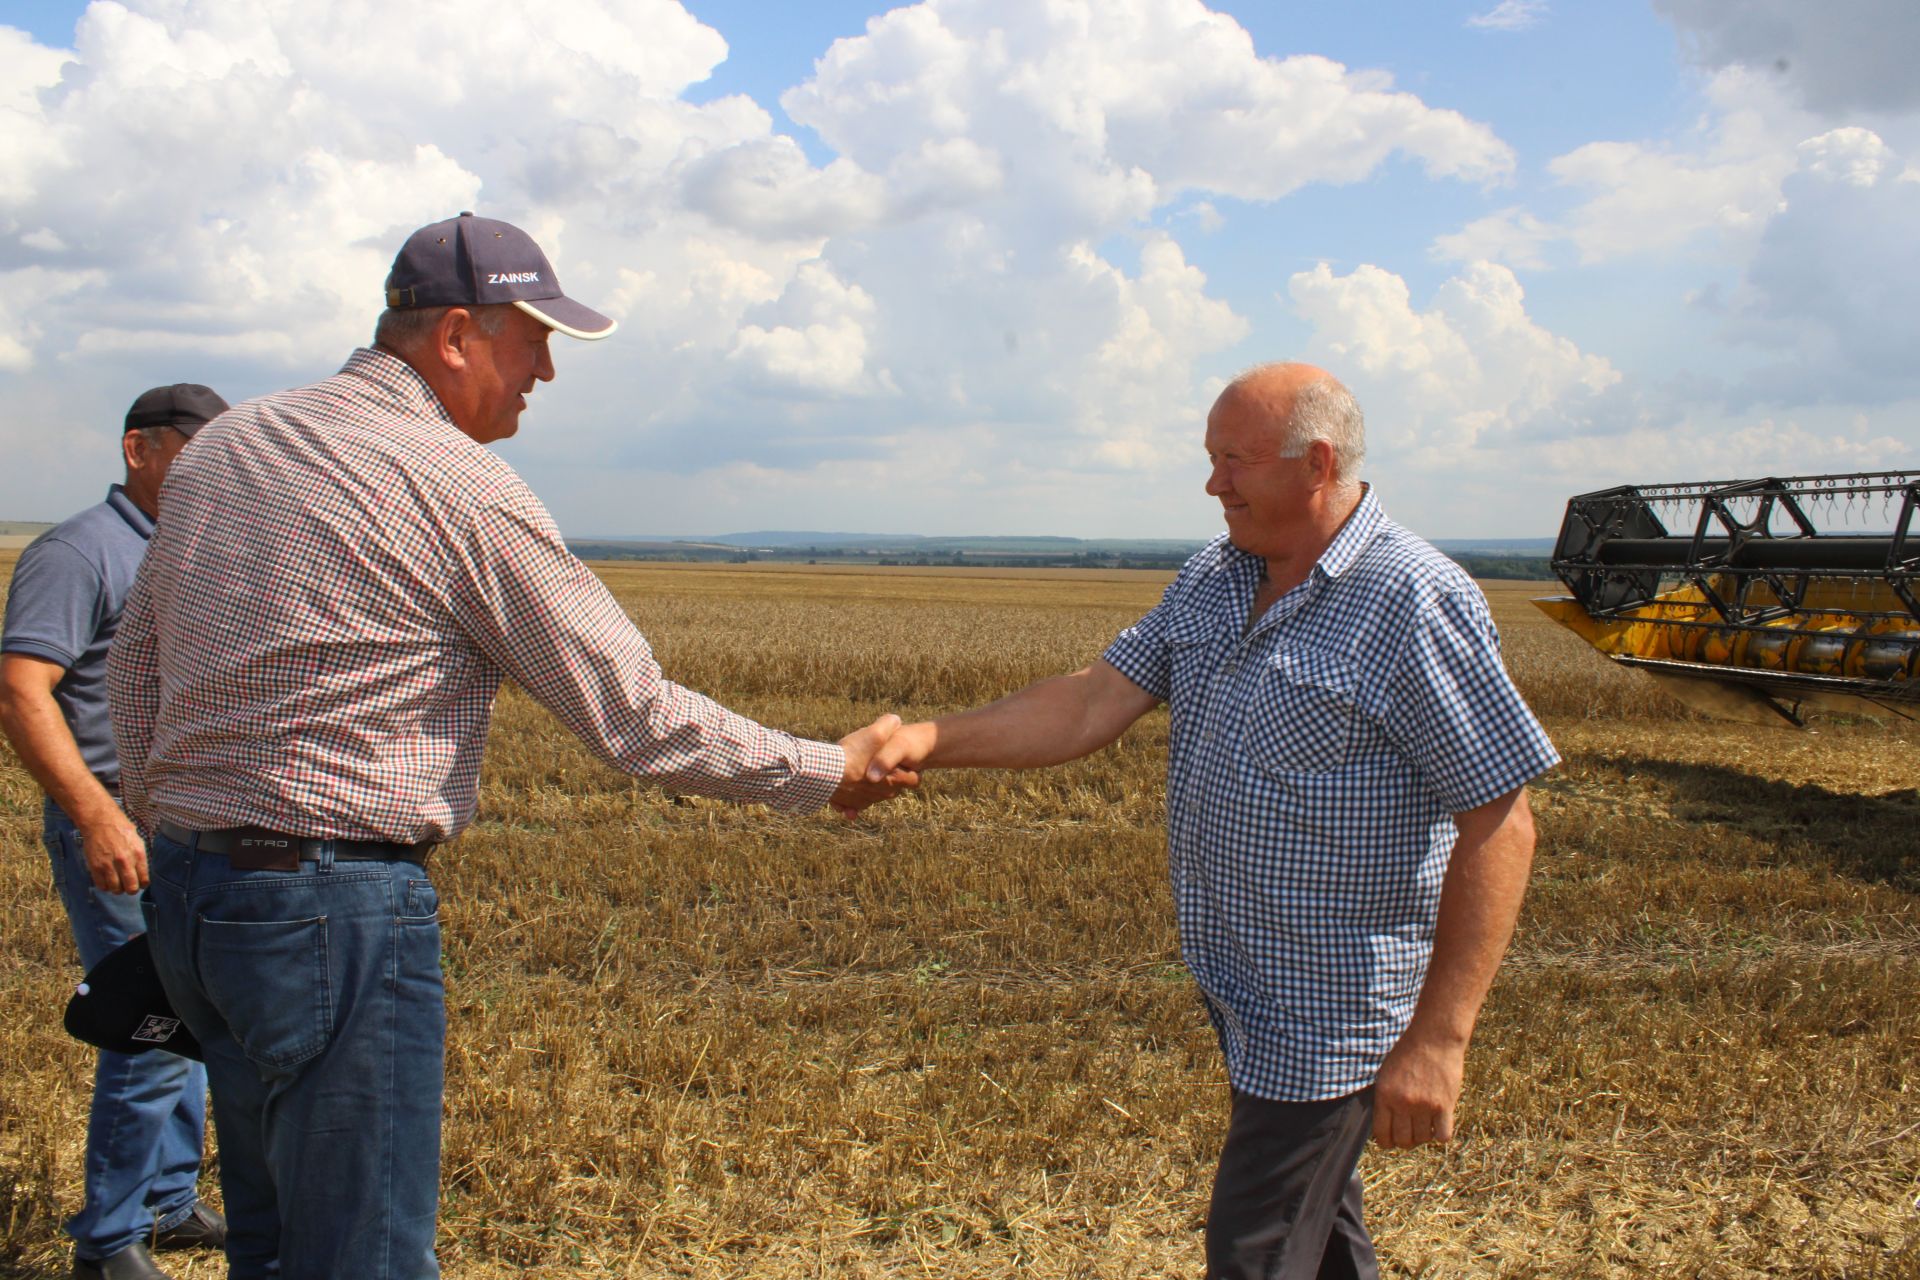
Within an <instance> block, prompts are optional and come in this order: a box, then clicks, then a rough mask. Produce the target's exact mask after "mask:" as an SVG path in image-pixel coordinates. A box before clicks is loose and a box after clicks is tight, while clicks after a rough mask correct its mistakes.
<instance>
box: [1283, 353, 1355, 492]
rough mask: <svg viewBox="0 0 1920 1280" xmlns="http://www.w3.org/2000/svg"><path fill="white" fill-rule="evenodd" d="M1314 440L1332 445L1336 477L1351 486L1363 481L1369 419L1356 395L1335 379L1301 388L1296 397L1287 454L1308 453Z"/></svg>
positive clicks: (1288, 421)
mask: <svg viewBox="0 0 1920 1280" xmlns="http://www.w3.org/2000/svg"><path fill="white" fill-rule="evenodd" d="M1315 440H1325V441H1326V442H1327V443H1328V444H1330V445H1332V446H1333V478H1334V479H1335V480H1336V481H1338V482H1340V483H1341V484H1352V483H1353V482H1354V481H1355V480H1358V479H1359V478H1360V464H1361V463H1362V462H1364V461H1365V460H1366V457H1367V419H1366V415H1364V414H1362V413H1361V412H1360V402H1359V401H1358V400H1355V399H1354V398H1353V392H1351V391H1349V390H1347V389H1346V388H1345V387H1344V386H1342V385H1340V384H1339V383H1338V382H1335V381H1334V380H1333V379H1332V378H1321V379H1319V380H1317V381H1314V382H1309V383H1308V384H1307V385H1306V386H1304V387H1301V388H1300V390H1298V391H1296V392H1295V393H1294V396H1293V413H1292V414H1291V415H1290V416H1289V417H1288V418H1287V452H1288V453H1305V452H1306V450H1307V446H1308V445H1310V444H1312V443H1313V442H1314V441H1315Z"/></svg>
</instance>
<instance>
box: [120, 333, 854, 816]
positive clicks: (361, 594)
mask: <svg viewBox="0 0 1920 1280" xmlns="http://www.w3.org/2000/svg"><path fill="white" fill-rule="evenodd" d="M163 504H164V507H163V513H162V517H161V519H160V521H159V525H158V528H157V530H156V532H155V535H154V538H153V542H152V545H151V546H150V547H149V549H148V552H147V558H146V562H145V564H144V566H143V567H142V569H141V572H140V576H139V579H138V580H137V581H136V582H135V584H134V587H133V592H132V595H131V596H130V597H129V599H128V602H127V607H126V612H125V615H124V616H123V617H122V619H121V622H120V631H119V634H118V636H117V637H116V639H115V643H114V646H113V649H112V652H111V654H110V655H109V658H108V662H107V682H108V692H109V697H110V700H111V706H112V717H113V728H114V737H115V740H116V742H117V743H118V747H119V753H120V763H121V773H120V785H121V795H122V798H123V800H124V802H125V804H126V807H127V810H128V812H129V813H131V814H132V815H133V816H134V818H135V820H136V821H138V822H140V823H141V824H142V825H143V826H145V827H149V828H150V827H151V825H152V822H153V820H154V819H155V818H156V817H160V818H165V819H167V820H168V821H170V822H173V823H176V824H178V825H180V826H183V827H187V828H190V829H194V830H213V829H218V828H223V827H245V826H251V827H263V828H266V829H268V830H272V831H281V832H286V833H289V834H293V835H299V836H309V837H318V838H336V839H351V840H391V841H397V842H400V843H413V842H415V841H421V840H446V839H450V838H452V837H453V836H455V835H457V834H459V832H460V831H461V829H462V828H464V827H465V826H466V825H467V824H468V823H469V822H470V821H472V819H473V813H474V806H475V802H476V793H477V791H478V786H479V777H480V756H481V752H482V750H483V749H484V747H485V744H486V737H487V723H488V720H489V719H490V717H491V715H492V710H493V698H494V694H495V692H496V691H497V690H498V689H499V686H500V680H501V677H502V675H503V674H504V675H510V676H512V677H513V678H514V679H515V680H517V681H518V682H519V683H520V685H521V686H522V687H523V688H525V689H526V690H527V692H528V693H530V694H532V695H533V697H534V698H536V699H537V700H538V701H539V702H540V703H541V704H543V705H544V706H546V707H547V708H548V709H549V710H551V711H552V712H553V713H554V714H555V715H557V716H559V717H560V719H561V721H562V722H563V723H565V724H566V726H567V727H568V728H569V729H571V730H573V732H575V733H577V734H579V735H580V737H581V738H582V739H583V740H584V741H585V742H586V743H587V744H588V745H589V746H590V747H592V748H593V750H594V751H595V752H597V753H598V754H599V755H601V756H603V757H604V758H605V759H606V760H607V761H609V762H610V763H612V764H613V765H615V766H616V767H618V768H621V769H624V770H626V771H627V772H629V773H636V774H645V775H647V776H649V777H652V778H655V779H657V780H659V781H660V782H661V783H663V784H665V785H667V786H670V787H673V788H674V789H676V790H681V791H690V792H698V793H702V794H706V795H712V796H719V797H722V798H724V799H728V800H735V801H741V802H760V803H765V804H769V805H772V806H774V807H775V808H777V809H781V810H785V811H789V812H802V811H806V810H810V809H814V808H817V807H819V806H820V805H822V804H825V803H826V801H827V798H828V797H829V796H830V795H831V794H832V793H833V790H834V788H835V787H836V786H837V785H838V784H839V781H840V778H841V775H842V771H843V770H844V768H845V756H844V753H843V752H842V751H841V749H840V748H839V747H838V746H836V745H833V744H831V743H823V742H812V741H809V740H806V739H803V738H795V737H793V736H791V735H789V734H785V733H780V732H778V731H776V730H772V729H768V728H765V727H764V726H762V725H759V724H756V723H754V722H753V721H751V720H748V719H746V718H744V717H742V716H738V715H735V714H734V713H733V712H731V711H728V710H727V709H726V708H724V707H722V706H720V705H719V704H717V703H715V702H714V701H712V700H711V699H709V698H706V697H703V696H701V695H700V694H697V693H694V692H692V691H690V690H687V689H683V688H681V687H680V686H678V685H676V684H673V683H672V682H670V681H668V680H667V679H665V678H664V677H663V676H662V675H661V672H660V667H659V664H658V663H656V662H655V661H654V658H653V653H652V651H651V650H650V649H649V648H648V646H647V642H646V640H645V639H644V638H643V637H642V636H641V634H640V633H639V631H638V630H636V629H635V628H634V625H633V623H632V622H631V621H629V620H628V618H627V616H626V614H625V613H623V612H622V611H621V609H620V606H619V605H618V604H616V603H615V602H614V599H613V597H612V595H610V594H609V593H608V591H607V589H606V587H605V586H603V585H602V584H601V582H600V580H599V579H598V578H596V577H594V576H593V574H592V572H590V571H589V570H588V569H587V567H586V566H585V565H583V564H581V563H580V562H579V561H578V560H577V559H575V558H574V557H573V555H572V554H571V553H569V552H568V551H567V549H566V546H565V544H563V543H562V542H561V540H560V531H559V530H558V529H557V528H556V527H555V526H554V523H553V520H552V518H551V517H550V516H548V514H547V511H546V508H545V507H543V506H542V505H541V504H540V500H539V499H538V498H536V497H534V496H533V493H532V491H531V490H529V489H528V488H527V486H526V484H525V483H524V482H523V481H522V480H521V479H520V477H519V476H518V475H516V474H515V473H514V470H513V468H511V467H509V466H508V465H507V464H506V463H504V462H502V461H501V460H500V459H499V458H497V457H495V456H494V454H493V453H492V452H491V451H489V450H488V449H486V448H484V447H483V446H481V445H479V444H477V443H475V442H474V441H473V440H471V439H469V438H468V437H467V436H465V435H464V434H462V433H461V431H460V430H459V428H458V427H456V426H455V425H454V423H453V420H452V419H451V418H450V417H449V416H448V415H447V412H446V410H445V408H443V407H442V406H441V404H440V401H439V399H438V398H437V397H436V396H435V395H434V394H433V391H432V390H431V389H430V388H429V387H428V386H427V384H426V381H425V380H424V379H422V378H421V377H420V375H419V374H417V373H415V372H414V370H413V369H412V368H411V367H410V366H408V365H407V364H406V363H405V362H404V361H402V360H400V359H398V358H396V357H394V356H392V355H389V354H387V353H386V352H383V351H380V350H377V349H363V350H360V351H356V352H354V353H353V355H352V357H351V358H350V359H348V361H347V363H346V366H345V367H344V368H343V369H341V371H340V372H339V373H338V374H336V375H335V376H333V377H331V378H329V379H327V380H326V381H324V382H319V383H315V384H314V385H313V386H310V387H302V388H300V389H298V390H294V391H286V392H281V393H280V394H278V395H272V396H267V397H265V398H263V399H259V400H253V401H249V402H247V403H245V404H242V405H240V406H238V407H237V408H235V409H233V410H232V411H231V412H229V413H226V414H223V415H222V416H221V417H220V418H219V419H217V420H216V421H215V422H213V423H212V424H211V425H209V426H208V427H206V428H205V429H203V430H202V431H201V432H200V434H199V435H198V436H196V437H195V438H194V442H193V447H192V448H189V449H187V450H185V451H184V452H183V453H182V454H181V455H180V457H179V459H178V460H177V461H176V462H175V463H174V465H173V468H172V470H171V472H170V473H169V475H168V478H167V486H166V495H165V497H164V499H163Z"/></svg>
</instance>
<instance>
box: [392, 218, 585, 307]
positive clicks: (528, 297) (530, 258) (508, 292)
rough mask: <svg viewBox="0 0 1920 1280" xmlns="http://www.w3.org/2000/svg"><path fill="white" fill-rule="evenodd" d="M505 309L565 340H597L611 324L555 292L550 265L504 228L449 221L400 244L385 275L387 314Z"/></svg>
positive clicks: (519, 234)
mask: <svg viewBox="0 0 1920 1280" xmlns="http://www.w3.org/2000/svg"><path fill="white" fill-rule="evenodd" d="M499 302H511V303H512V304H513V305H514V306H516V307H518V308H520V309H521V310H522V311H524V312H526V313H527V314H528V315H530V316H532V317H533V318H534V319H535V320H538V321H539V322H540V323H541V324H544V325H546V326H547V327H548V328H549V329H555V330H558V331H559V332H561V333H564V334H566V335H567V336H568V337H569V338H604V337H606V336H607V335H608V334H610V333H612V332H613V330H614V322H613V321H612V320H610V319H608V318H607V317H606V316H603V315H601V314H600V313H599V312H598V311H595V310H594V309H593V308H592V307H588V306H583V305H581V304H580V303H578V302H575V301H574V300H573V299H572V298H569V297H568V296H567V295H566V294H564V293H562V292H561V290H560V281H559V279H558V278H557V277H555V275H554V274H553V264H552V263H550V262H548V261H547V255H546V254H544V253H542V252H540V246H539V245H537V244H535V243H534V242H533V237H532V236H530V235H528V234H527V233H526V232H524V231H522V230H521V229H520V228H518V227H516V226H514V225H513V224H512V223H508V222H499V221H496V220H495V219H493V218H476V217H474V216H473V214H471V213H462V214H461V215H460V216H459V217H457V218H448V219H447V220H446V221H445V222H436V223H434V224H433V225H432V226H427V227H422V228H420V229H419V230H418V231H416V232H414V233H413V234H412V235H410V236H408V237H407V242H406V243H405V244H403V245H401V246H400V253H399V256H398V257H396V258H394V260H393V270H392V271H390V272H388V273H387V305H388V306H389V307H476V306H487V305H489V304H492V303H499Z"/></svg>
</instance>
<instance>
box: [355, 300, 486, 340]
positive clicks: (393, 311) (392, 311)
mask: <svg viewBox="0 0 1920 1280" xmlns="http://www.w3.org/2000/svg"><path fill="white" fill-rule="evenodd" d="M513 309H514V306H513V304H512V303H511V302H492V303H488V304H486V305H485V306H474V307H464V308H462V310H465V311H467V312H469V313H471V314H472V316H473V322H474V325H475V326H476V327H477V328H478V329H479V330H480V332H481V333H483V334H485V335H486V336H487V337H489V338H497V337H499V336H500V334H501V332H502V331H504V330H505V329H506V327H507V312H509V311H511V310H513ZM451 310H453V308H452V307H388V308H387V309H386V310H385V311H382V312H381V313H380V319H379V321H378V323H376V324H375V325H374V326H373V340H374V342H375V343H376V344H377V345H379V346H382V347H385V348H386V349H387V350H389V351H407V350H410V349H411V348H412V347H413V346H414V344H415V343H417V342H419V341H420V340H421V339H422V338H425V337H426V336H427V335H428V334H430V333H432V332H433V329H434V326H435V325H437V324H439V323H440V317H441V316H444V315H445V314H447V312H449V311H451Z"/></svg>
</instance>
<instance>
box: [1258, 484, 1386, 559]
mask: <svg viewBox="0 0 1920 1280" xmlns="http://www.w3.org/2000/svg"><path fill="white" fill-rule="evenodd" d="M1386 518H1387V517H1386V513H1385V512H1383V511H1381V510H1380V502H1379V500H1378V499H1377V498H1375V497H1374V496H1373V486H1372V485H1370V484H1363V485H1361V486H1360V503H1359V505H1358V506H1356V507H1355V508H1354V509H1353V514H1352V515H1350V516H1348V517H1347V519H1346V523H1345V524H1342V525H1341V526H1340V531H1339V532H1338V533H1336V534H1334V535H1333V541H1332V542H1329V543H1328V544H1327V549H1326V550H1325V551H1322V552H1321V553H1320V558H1319V559H1318V560H1316V561H1314V563H1313V568H1314V572H1315V573H1318V574H1319V575H1320V576H1321V577H1324V578H1338V577H1339V576H1340V575H1341V574H1343V573H1345V572H1346V571H1347V570H1349V569H1351V568H1352V567H1353V562H1354V561H1355V560H1358V559H1359V558H1360V553H1361V552H1362V551H1364V550H1366V546H1367V544H1368V543H1369V542H1372V541H1373V535H1374V534H1376V533H1378V532H1380V526H1381V524H1383V523H1384V522H1385V521H1386ZM1225 545H1226V554H1227V560H1228V563H1229V564H1231V565H1233V566H1234V569H1235V571H1236V572H1241V573H1251V574H1253V575H1255V576H1256V577H1257V576H1258V575H1259V574H1261V573H1264V572H1265V571H1266V567H1267V562H1266V559H1265V558H1264V557H1262V556H1257V555H1254V554H1253V553H1252V552H1250V551H1242V550H1241V549H1240V548H1239V547H1236V546H1234V545H1233V542H1232V540H1231V539H1229V540H1228V541H1227V542H1226V544H1225ZM1309 576H1311V575H1309Z"/></svg>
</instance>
